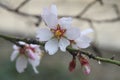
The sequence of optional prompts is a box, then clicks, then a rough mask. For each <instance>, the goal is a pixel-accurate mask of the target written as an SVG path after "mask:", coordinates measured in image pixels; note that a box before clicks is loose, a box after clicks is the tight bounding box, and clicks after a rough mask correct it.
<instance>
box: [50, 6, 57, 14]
mask: <svg viewBox="0 0 120 80" xmlns="http://www.w3.org/2000/svg"><path fill="white" fill-rule="evenodd" d="M51 13H53V14H55V15H56V16H57V7H56V5H54V4H53V5H52V6H51Z"/></svg>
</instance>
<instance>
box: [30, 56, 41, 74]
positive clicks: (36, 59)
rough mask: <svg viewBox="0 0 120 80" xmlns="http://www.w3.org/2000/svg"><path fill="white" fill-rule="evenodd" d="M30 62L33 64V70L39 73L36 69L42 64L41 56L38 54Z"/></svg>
mask: <svg viewBox="0 0 120 80" xmlns="http://www.w3.org/2000/svg"><path fill="white" fill-rule="evenodd" d="M29 63H30V64H31V65H32V67H33V70H34V72H35V73H36V74H38V73H39V72H38V70H37V69H36V67H37V66H38V65H39V64H40V56H39V55H37V54H36V57H35V59H34V60H33V59H29Z"/></svg>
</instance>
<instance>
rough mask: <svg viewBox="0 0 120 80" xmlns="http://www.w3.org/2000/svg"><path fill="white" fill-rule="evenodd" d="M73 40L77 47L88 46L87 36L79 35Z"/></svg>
mask: <svg viewBox="0 0 120 80" xmlns="http://www.w3.org/2000/svg"><path fill="white" fill-rule="evenodd" d="M75 42H76V44H77V46H78V47H79V48H87V47H89V46H90V42H91V40H90V39H89V38H85V37H80V38H78V39H76V40H75Z"/></svg>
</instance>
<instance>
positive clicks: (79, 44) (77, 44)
mask: <svg viewBox="0 0 120 80" xmlns="http://www.w3.org/2000/svg"><path fill="white" fill-rule="evenodd" d="M91 32H93V29H91V28H89V29H86V30H84V31H81V32H80V33H79V34H80V36H79V37H78V38H77V39H75V40H72V41H71V45H72V47H73V48H75V49H79V48H87V47H89V46H90V43H91V41H92V40H91V39H90V38H89V37H88V36H87V34H89V33H91Z"/></svg>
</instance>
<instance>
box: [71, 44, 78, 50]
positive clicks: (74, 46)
mask: <svg viewBox="0 0 120 80" xmlns="http://www.w3.org/2000/svg"><path fill="white" fill-rule="evenodd" d="M71 45H72V48H74V49H79V48H78V46H77V45H76V44H71Z"/></svg>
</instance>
